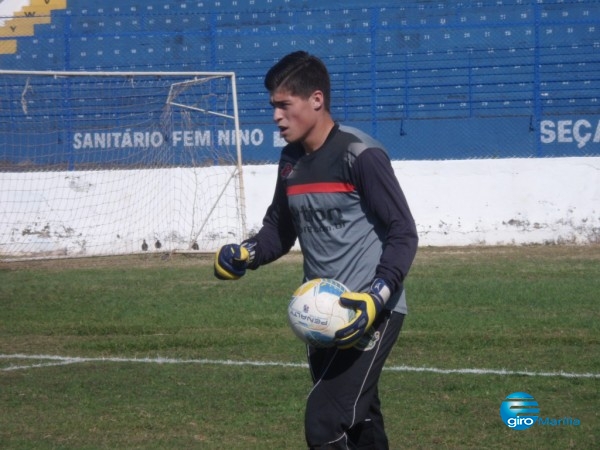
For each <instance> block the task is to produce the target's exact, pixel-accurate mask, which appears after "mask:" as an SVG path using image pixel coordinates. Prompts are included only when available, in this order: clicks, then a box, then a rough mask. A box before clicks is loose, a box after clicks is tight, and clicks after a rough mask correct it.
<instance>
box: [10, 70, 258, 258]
mask: <svg viewBox="0 0 600 450" xmlns="http://www.w3.org/2000/svg"><path fill="white" fill-rule="evenodd" d="M245 237H246V224H245V201H244V183H243V172H242V150H241V134H240V123H239V116H238V105H237V88H236V78H235V73H234V72H67V71H56V72H54V71H53V72H51V71H16V70H0V259H13V258H50V257H69V256H74V257H80V256H97V255H117V254H131V253H138V252H140V253H141V252H157V251H158V252H190V251H191V252H212V251H214V250H216V249H217V248H218V247H219V246H221V245H223V244H225V243H228V242H239V241H241V240H242V239H244V238H245Z"/></svg>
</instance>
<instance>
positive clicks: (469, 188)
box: [0, 157, 600, 256]
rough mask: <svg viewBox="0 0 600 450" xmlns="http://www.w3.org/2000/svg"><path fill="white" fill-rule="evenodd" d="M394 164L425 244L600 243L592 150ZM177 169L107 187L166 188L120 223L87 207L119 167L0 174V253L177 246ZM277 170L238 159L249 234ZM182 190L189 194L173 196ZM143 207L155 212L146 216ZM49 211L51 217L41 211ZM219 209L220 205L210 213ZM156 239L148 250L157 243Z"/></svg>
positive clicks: (115, 198) (180, 212)
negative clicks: (140, 213) (15, 246)
mask: <svg viewBox="0 0 600 450" xmlns="http://www.w3.org/2000/svg"><path fill="white" fill-rule="evenodd" d="M393 165H394V169H395V171H396V174H397V176H398V178H399V180H400V182H401V184H402V187H403V189H404V192H405V194H406V196H407V198H408V201H409V203H410V205H411V209H412V211H413V215H414V217H415V219H416V222H417V227H418V231H419V235H420V245H421V246H467V245H525V244H563V243H567V244H576V245H586V244H593V243H600V158H598V157H585V158H583V157H582V158H552V159H498V160H463V161H394V163H393ZM179 170H180V169H155V170H144V171H137V172H134V171H127V174H126V176H127V177H134V178H135V177H139V183H131V184H130V185H132V186H138V188H137V189H129V190H126V189H123V190H114V189H113V190H112V191H111V192H110V193H108V194H107V195H109V196H110V199H111V202H113V203H115V204H122V205H123V208H125V207H126V206H127V205H131V204H137V203H140V202H147V201H148V200H147V199H146V198H145V197H144V196H145V195H146V194H145V193H144V190H143V189H139V186H143V185H147V186H148V185H153V184H154V185H157V186H163V187H162V188H161V189H160V191H161V192H162V193H163V194H162V195H161V197H160V198H153V200H152V205H149V207H145V208H144V210H145V215H144V218H141V217H137V216H136V215H135V214H132V215H130V216H128V220H126V221H125V222H123V221H122V220H120V221H119V220H117V218H116V217H115V220H113V218H111V217H108V216H109V215H110V213H106V212H99V211H96V210H95V209H96V208H97V206H98V205H97V204H96V203H95V204H93V205H86V201H87V200H86V198H87V197H86V193H87V192H89V191H92V190H102V189H106V186H109V187H110V186H113V187H114V183H113V182H112V181H111V180H112V178H114V177H120V178H122V177H123V176H124V175H123V172H122V171H110V172H93V171H92V172H45V173H40V172H35V173H19V174H18V184H19V186H20V187H22V188H23V190H22V191H21V194H20V195H19V196H18V197H19V198H14V192H15V174H11V173H0V254H2V253H4V254H5V255H8V254H9V253H10V252H7V250H9V249H10V246H11V243H14V242H17V241H18V242H24V241H26V244H27V248H28V252H27V253H28V255H29V256H32V255H33V256H35V255H36V254H38V255H39V256H84V255H91V254H113V253H131V252H138V251H140V243H141V238H142V237H146V238H150V239H152V237H153V236H160V237H161V240H162V242H163V246H162V248H161V249H160V251H169V249H172V248H182V247H181V244H182V242H185V241H186V240H187V239H189V236H187V234H186V233H189V232H188V231H185V230H183V229H179V228H184V227H183V226H181V224H183V225H186V224H188V223H190V222H193V221H194V220H196V221H197V220H198V218H194V217H192V214H193V213H192V212H191V211H192V208H187V207H186V206H185V205H190V204H191V203H193V201H194V200H192V199H191V197H193V196H194V193H193V190H194V187H193V186H190V187H189V189H184V190H185V191H187V190H189V191H190V192H187V193H181V192H180V193H179V194H176V193H175V192H172V191H171V190H170V189H169V185H170V184H169V179H171V180H174V179H175V178H176V177H178V176H179V175H178V171H179ZM196 170H198V171H214V168H199V169H196ZM276 173H277V167H276V166H275V165H247V166H244V170H243V175H244V184H245V190H246V196H245V198H246V212H247V215H246V225H247V229H248V230H249V231H250V232H253V231H256V230H257V229H258V228H259V227H260V225H261V221H262V217H263V214H264V212H265V210H266V208H267V206H268V205H269V203H270V201H271V195H272V192H273V187H274V184H275V178H276ZM43 174H45V175H43ZM42 175H43V176H42ZM200 175H202V174H200ZM202 176H203V175H202ZM36 186H37V188H36ZM25 187H27V188H26V189H25ZM66 191H74V193H75V194H76V195H75V196H73V195H70V196H69V198H70V200H69V201H68V205H66V204H65V198H66V197H67V196H66V195H65V192H66ZM170 191H171V192H170ZM10 192H12V193H13V194H8V193H10ZM96 193H99V192H96ZM3 194H4V195H3ZM71 194H72V193H71ZM182 195H185V199H181V198H174V197H181V196H182ZM9 197H10V198H9ZM15 202H26V203H27V206H26V214H21V213H19V214H15V212H14V211H15V208H14V204H15ZM11 203H12V206H11ZM11 208H12V209H11ZM117 210H118V209H117ZM149 210H150V211H153V212H155V213H153V215H152V214H151V215H150V216H148V215H147V213H148V211H149ZM10 211H13V212H12V213H11V212H10ZM47 212H50V214H49V216H51V220H50V221H48V220H47V219H46V218H45V216H44V215H45V214H47ZM117 212H118V211H117ZM115 214H116V213H115ZM186 215H187V216H190V217H187V216H186ZM219 215H220V214H219V212H218V211H217V212H216V213H215V214H214V215H213V216H214V217H216V216H219ZM25 216H27V217H25ZM173 218H178V220H176V221H175V220H173ZM142 221H143V224H142V225H143V226H140V224H141V223H142ZM209 222H210V223H209V224H208V228H209V231H210V232H211V233H212V235H214V236H217V237H218V238H217V239H216V240H214V242H212V243H211V245H213V246H218V245H222V244H224V243H226V241H227V240H235V238H234V237H233V235H234V233H231V232H229V231H228V229H227V228H226V227H227V225H225V224H220V223H218V220H212V221H209ZM90 223H92V225H93V226H90ZM117 223H118V224H119V225H118V226H117V225H115V224H117ZM103 227H105V228H107V229H105V230H102V229H100V228H103ZM111 227H115V228H114V229H113V228H111ZM82 230H86V231H82ZM142 233H143V234H142ZM152 243H153V242H152V241H150V242H149V244H150V250H151V251H156V250H155V249H154V246H153V245H152ZM3 247H4V248H3ZM209 250H210V249H209ZM12 256H19V255H12Z"/></svg>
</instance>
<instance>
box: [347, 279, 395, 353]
mask: <svg viewBox="0 0 600 450" xmlns="http://www.w3.org/2000/svg"><path fill="white" fill-rule="evenodd" d="M389 298H390V288H389V287H388V286H387V284H386V282H385V281H384V280H382V279H381V278H376V279H375V280H374V281H373V283H372V284H371V288H370V289H369V292H345V293H344V294H342V295H341V296H340V303H341V304H342V305H343V306H346V307H348V308H352V309H354V310H356V315H355V316H354V319H353V320H352V321H351V322H350V323H349V324H348V325H346V326H345V327H344V328H341V329H339V330H338V331H337V332H336V333H335V337H336V340H337V341H336V345H337V346H338V347H339V348H341V349H347V348H350V347H353V346H354V345H355V344H356V343H358V341H359V340H360V339H361V338H362V337H363V336H364V335H365V333H366V332H367V330H368V329H369V328H371V326H372V325H373V322H375V318H376V317H377V315H378V314H379V313H380V312H381V310H382V309H383V306H384V305H385V302H386V301H387V300H388V299H389Z"/></svg>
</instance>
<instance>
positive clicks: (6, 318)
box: [0, 246, 600, 449]
mask: <svg viewBox="0 0 600 450" xmlns="http://www.w3.org/2000/svg"><path fill="white" fill-rule="evenodd" d="M301 277H302V268H301V263H300V260H299V258H298V257H297V256H290V257H286V258H284V259H283V260H282V261H278V262H276V263H274V264H272V265H271V266H269V267H266V268H262V269H261V270H259V271H256V272H250V273H248V275H247V276H246V277H245V278H244V279H242V280H240V281H237V282H219V281H217V280H216V279H215V278H214V277H213V276H212V267H211V261H210V259H207V258H200V257H186V256H182V255H176V256H173V257H171V258H160V257H159V256H153V255H144V256H132V257H122V258H94V259H85V260H64V261H43V262H29V263H19V262H13V263H0V306H1V308H2V309H1V311H2V312H1V313H0V354H1V355H17V354H23V355H56V356H63V357H85V358H90V360H88V361H87V362H76V363H71V364H62V365H50V364H53V363H59V362H60V361H51V360H42V359H37V360H33V359H19V358H16V357H12V358H11V357H6V356H4V357H3V358H1V359H0V448H3V449H4V448H6V449H116V448H126V449H171V448H172V449H176V448H177V449H182V448H202V449H263V448H272V449H303V448H304V440H303V429H302V428H303V414H304V401H305V398H306V395H307V393H308V391H309V389H310V381H309V377H308V371H307V369H306V368H304V367H301V366H299V365H302V364H303V363H304V349H303V347H302V345H301V344H300V343H299V342H298V341H297V340H296V339H295V338H294V337H293V335H292V333H291V331H290V330H289V329H288V327H287V323H286V318H285V314H286V305H287V300H288V298H289V295H290V293H291V292H292V291H293V290H294V289H295V288H296V287H297V285H298V284H299V283H300V280H301ZM406 287H407V293H408V301H409V308H410V314H409V316H408V317H407V319H406V321H405V325H404V329H403V331H402V334H401V337H400V340H399V341H398V344H397V348H396V349H394V351H393V353H392V355H391V357H390V359H389V361H388V364H387V369H386V371H384V373H383V375H382V379H381V385H380V391H381V395H382V398H383V408H384V412H385V415H386V425H387V429H388V434H389V438H390V441H391V448H392V449H396V448H411V449H429V448H449V449H482V448H490V449H505V448H536V449H537V448H544V449H566V448H576V449H591V448H598V447H599V442H598V441H599V439H598V436H600V417H599V413H598V405H599V404H600V398H599V397H600V396H599V392H600V320H599V319H600V305H599V301H600V297H599V295H598V292H600V247H597V246H591V247H568V246H567V247H561V246H534V247H500V248H490V247H482V248H471V247H469V248H455V249H448V248H444V249H439V248H437V249H436V248H422V249H420V251H419V254H418V256H417V260H416V261H415V264H414V266H413V270H412V272H411V274H410V276H409V279H408V280H407V283H406ZM103 358H104V359H103ZM114 358H123V360H122V361H115V360H114ZM144 358H147V360H144ZM156 358H171V362H163V363H159V362H158V361H159V360H158V359H156ZM111 359H112V360H111ZM134 359H135V360H134ZM200 360H205V361H204V362H202V361H200ZM175 361H177V363H174V362H175ZM225 361H232V362H244V361H251V362H257V363H261V362H262V363H271V362H273V363H291V364H290V365H282V364H272V365H270V364H265V365H248V364H239V365H236V364H225V363H224V362H225ZM36 364H39V365H40V367H34V366H35V365H36ZM17 366H19V367H22V368H19V369H15V367H17ZM402 367H408V368H426V369H427V370H423V371H419V372H416V371H411V370H408V369H403V370H402V369H401V368H402ZM399 368H400V369H399ZM428 369H435V370H442V371H444V370H446V371H447V372H434V371H432V370H428ZM461 369H482V370H484V372H483V373H464V372H461V371H460V370H461ZM486 369H487V370H492V371H502V370H505V371H506V373H504V374H500V373H496V372H485V370H486ZM454 370H458V372H452V371H454ZM524 372H527V373H529V374H530V375H523V374H521V373H524ZM562 372H564V373H566V374H575V375H576V376H558V375H556V374H558V373H562ZM544 374H545V375H544ZM552 374H555V375H552ZM577 374H583V375H585V374H588V375H589V374H591V375H593V376H577ZM516 391H525V392H528V393H530V394H531V395H533V396H534V397H535V398H536V400H537V401H538V402H539V405H540V408H541V414H542V416H543V417H551V418H563V417H565V416H567V417H572V418H578V419H579V420H580V421H581V425H580V426H577V427H568V426H563V427H549V426H534V427H532V428H530V429H528V430H523V431H515V430H511V429H509V428H508V427H507V426H505V425H504V423H503V422H502V421H501V419H500V417H499V413H498V411H499V407H500V403H501V402H502V400H503V399H504V398H505V397H506V396H507V395H508V394H510V393H512V392H516Z"/></svg>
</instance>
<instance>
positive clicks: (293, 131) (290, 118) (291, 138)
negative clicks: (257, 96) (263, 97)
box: [270, 89, 322, 142]
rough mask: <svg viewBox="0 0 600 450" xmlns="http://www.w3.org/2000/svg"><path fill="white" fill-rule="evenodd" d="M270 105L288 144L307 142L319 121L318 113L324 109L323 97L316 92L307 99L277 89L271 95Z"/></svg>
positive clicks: (282, 135) (274, 118)
mask: <svg viewBox="0 0 600 450" xmlns="http://www.w3.org/2000/svg"><path fill="white" fill-rule="evenodd" d="M270 103H271V106H272V107H273V120H274V121H275V123H276V124H277V127H278V128H279V132H280V133H281V137H282V138H283V139H285V141H286V142H305V141H306V140H307V139H308V138H309V137H310V134H311V132H312V131H313V130H314V129H315V124H316V123H317V121H318V119H319V114H318V113H317V111H318V110H319V109H320V108H321V107H322V95H321V94H320V91H315V93H313V94H312V95H311V96H310V97H309V98H306V99H305V98H302V97H298V96H295V95H292V94H291V93H290V92H289V91H287V90H282V89H277V90H275V91H274V92H273V93H272V94H271V102H270Z"/></svg>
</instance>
